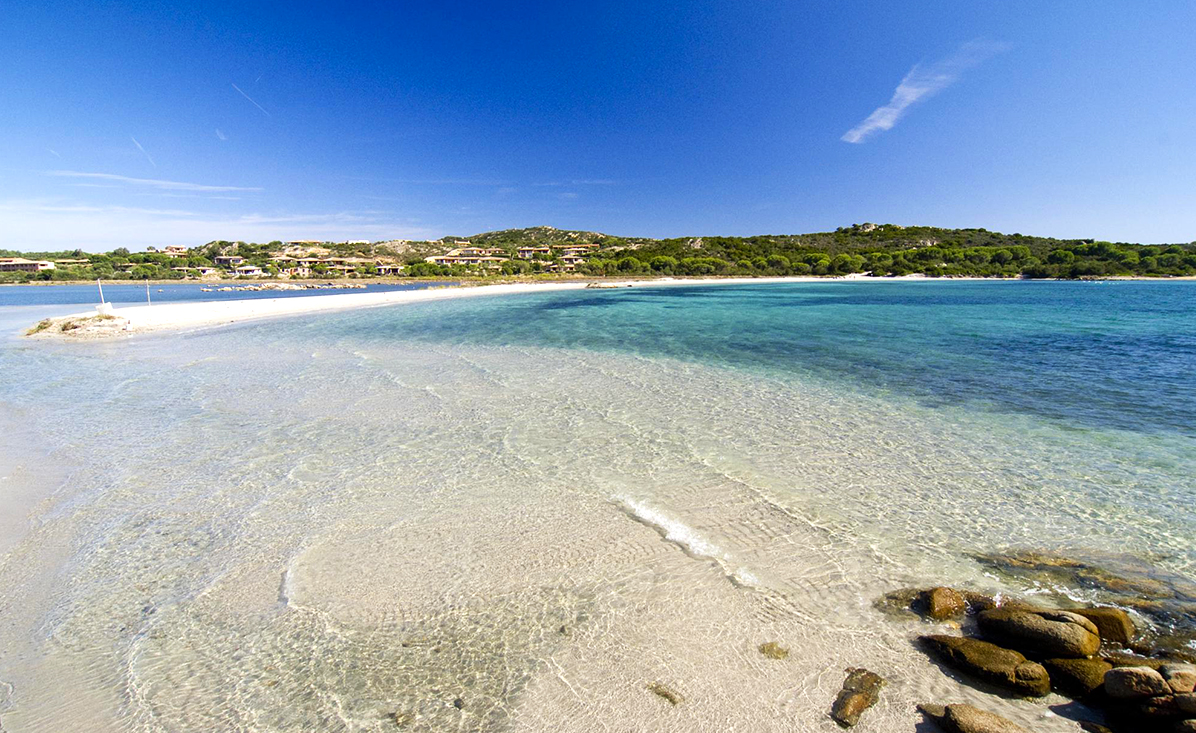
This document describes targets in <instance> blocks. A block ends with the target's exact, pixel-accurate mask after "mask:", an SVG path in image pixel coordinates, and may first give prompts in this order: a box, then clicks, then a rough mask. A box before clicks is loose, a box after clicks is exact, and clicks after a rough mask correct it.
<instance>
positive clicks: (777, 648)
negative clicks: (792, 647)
mask: <svg viewBox="0 0 1196 733" xmlns="http://www.w3.org/2000/svg"><path fill="white" fill-rule="evenodd" d="M759 650H760V653H761V654H763V655H764V656H766V657H768V658H769V659H787V658H788V657H789V650H788V649H786V648H785V647H783V646H781V645H780V644H778V643H776V642H775V641H766V642H764V643H763V644H761V645H760V646H759Z"/></svg>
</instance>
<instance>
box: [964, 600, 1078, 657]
mask: <svg viewBox="0 0 1196 733" xmlns="http://www.w3.org/2000/svg"><path fill="white" fill-rule="evenodd" d="M976 620H977V621H978V622H979V623H980V630H981V631H983V632H984V635H985V636H986V637H991V638H992V639H993V640H994V641H996V642H998V643H1001V644H1004V645H1007V646H1011V647H1013V648H1015V649H1018V650H1019V651H1023V652H1027V653H1030V654H1034V655H1038V656H1043V657H1090V656H1092V655H1093V654H1096V653H1097V652H1098V651H1100V633H1099V632H1098V631H1097V628H1096V625H1095V624H1093V623H1092V622H1091V621H1089V620H1088V619H1086V618H1084V617H1083V616H1080V615H1078V614H1075V613H1071V612H1068V611H1027V610H1020V609H1007V608H996V609H993V610H991V611H985V612H983V613H981V614H980V615H979V616H977V617H976Z"/></svg>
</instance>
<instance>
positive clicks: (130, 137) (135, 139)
mask: <svg viewBox="0 0 1196 733" xmlns="http://www.w3.org/2000/svg"><path fill="white" fill-rule="evenodd" d="M129 139H130V140H132V141H133V144H134V145H136V146H137V149H138V150H140V151H141V154H142V155H144V156H145V159H146V160H148V161H149V162H150V165H152V166H153V167H155V168H157V167H158V164H157V163H155V162H154V159H153V158H151V157H150V154H149V153H147V152H145V148H143V147H141V143H139V142H137V138H135V137H133V136H132V135H129Z"/></svg>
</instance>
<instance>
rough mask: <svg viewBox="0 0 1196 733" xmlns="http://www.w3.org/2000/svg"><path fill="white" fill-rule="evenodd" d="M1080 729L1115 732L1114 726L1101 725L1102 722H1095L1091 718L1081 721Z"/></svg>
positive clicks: (1090, 731) (1093, 731)
mask: <svg viewBox="0 0 1196 733" xmlns="http://www.w3.org/2000/svg"><path fill="white" fill-rule="evenodd" d="M1080 730H1082V731H1084V732H1085V733H1113V729H1112V728H1108V727H1106V726H1103V725H1101V724H1100V723H1093V722H1092V721H1090V720H1081V721H1080Z"/></svg>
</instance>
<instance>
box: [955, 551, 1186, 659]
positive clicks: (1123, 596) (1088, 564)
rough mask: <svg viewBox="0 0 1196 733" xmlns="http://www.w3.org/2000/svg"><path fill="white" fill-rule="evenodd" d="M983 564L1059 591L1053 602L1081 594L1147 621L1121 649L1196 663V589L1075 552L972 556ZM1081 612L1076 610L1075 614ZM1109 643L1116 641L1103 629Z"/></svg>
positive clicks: (1138, 565)
mask: <svg viewBox="0 0 1196 733" xmlns="http://www.w3.org/2000/svg"><path fill="white" fill-rule="evenodd" d="M976 559H977V560H979V561H980V562H981V563H984V564H985V565H988V566H989V567H991V568H993V569H994V570H996V571H998V572H999V573H1001V574H1002V575H1005V576H1007V577H1011V578H1016V579H1018V580H1020V581H1023V582H1031V583H1034V584H1036V585H1038V586H1040V587H1045V588H1051V587H1055V588H1059V589H1061V592H1060V593H1059V595H1058V596H1057V597H1056V598H1055V599H1054V601H1055V602H1056V603H1058V605H1060V606H1062V607H1065V608H1066V607H1069V606H1071V605H1072V603H1071V601H1070V600H1069V599H1068V598H1067V597H1066V595H1065V594H1064V593H1063V592H1062V590H1063V589H1068V588H1071V589H1084V590H1085V591H1086V592H1087V594H1088V595H1092V596H1094V597H1095V599H1096V600H1097V602H1099V603H1100V604H1101V605H1102V606H1103V605H1112V606H1117V607H1120V608H1125V609H1128V610H1130V611H1133V612H1135V613H1137V614H1139V615H1140V616H1141V617H1142V619H1143V620H1145V621H1147V622H1148V623H1147V624H1146V626H1145V627H1142V626H1141V625H1140V626H1139V627H1138V628H1137V629H1136V632H1137V633H1138V635H1139V638H1134V637H1133V636H1132V635H1131V637H1130V638H1131V639H1133V642H1132V643H1130V644H1125V642H1118V643H1122V644H1125V645H1127V646H1130V647H1131V648H1132V649H1134V650H1135V651H1137V652H1139V653H1141V654H1146V655H1150V656H1168V657H1173V658H1176V659H1185V660H1187V661H1192V662H1196V643H1193V642H1196V583H1194V582H1192V580H1190V579H1188V578H1185V577H1182V576H1179V575H1175V574H1172V573H1168V572H1166V571H1162V570H1160V569H1159V568H1157V567H1154V566H1152V565H1151V564H1149V563H1147V562H1144V561H1142V560H1140V559H1138V558H1135V557H1132V556H1129V555H1102V554H1096V553H1091V552H1087V551H1084V552H1077V553H1076V554H1075V556H1073V557H1067V556H1063V555H1059V554H1055V553H1048V552H1009V553H994V554H988V555H979V556H976ZM1078 612H1079V611H1078V610H1077V613H1078ZM1101 635H1102V636H1104V637H1105V639H1106V640H1107V641H1117V638H1116V636H1114V635H1112V634H1111V632H1110V631H1109V630H1106V629H1104V628H1101Z"/></svg>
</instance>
